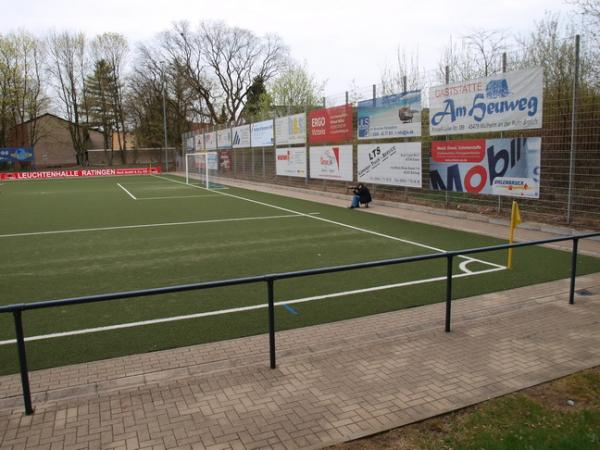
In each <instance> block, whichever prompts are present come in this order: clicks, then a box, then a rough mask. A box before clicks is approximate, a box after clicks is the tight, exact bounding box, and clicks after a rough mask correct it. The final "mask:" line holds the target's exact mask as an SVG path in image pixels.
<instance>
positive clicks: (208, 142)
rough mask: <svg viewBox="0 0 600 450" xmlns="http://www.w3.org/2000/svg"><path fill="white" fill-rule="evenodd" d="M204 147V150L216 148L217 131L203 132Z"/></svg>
mask: <svg viewBox="0 0 600 450" xmlns="http://www.w3.org/2000/svg"><path fill="white" fill-rule="evenodd" d="M204 148H205V149H206V150H216V149H217V132H216V131H211V132H210V133H204Z"/></svg>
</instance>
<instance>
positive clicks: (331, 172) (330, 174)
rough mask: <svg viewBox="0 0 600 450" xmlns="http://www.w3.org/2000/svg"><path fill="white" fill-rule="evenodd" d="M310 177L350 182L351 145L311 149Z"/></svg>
mask: <svg viewBox="0 0 600 450" xmlns="http://www.w3.org/2000/svg"><path fill="white" fill-rule="evenodd" d="M310 177H311V178H318V179H321V180H343V181H352V145H323V146H319V147H311V148H310Z"/></svg>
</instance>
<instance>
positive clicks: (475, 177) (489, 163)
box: [429, 137, 542, 198]
mask: <svg viewBox="0 0 600 450" xmlns="http://www.w3.org/2000/svg"><path fill="white" fill-rule="evenodd" d="M541 146H542V139H541V138H539V137H531V138H513V139H476V140H468V141H437V142H432V143H431V164H430V166H429V171H430V173H429V177H430V180H431V188H432V189H435V190H447V191H452V192H469V193H478V194H491V195H505V196H510V197H527V198H539V196H540V157H541Z"/></svg>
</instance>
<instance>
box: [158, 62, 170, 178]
mask: <svg viewBox="0 0 600 450" xmlns="http://www.w3.org/2000/svg"><path fill="white" fill-rule="evenodd" d="M160 68H161V84H162V107H163V136H164V146H165V171H166V172H168V171H169V155H168V153H167V147H168V144H167V100H166V97H165V84H166V83H165V62H164V61H161V63H160Z"/></svg>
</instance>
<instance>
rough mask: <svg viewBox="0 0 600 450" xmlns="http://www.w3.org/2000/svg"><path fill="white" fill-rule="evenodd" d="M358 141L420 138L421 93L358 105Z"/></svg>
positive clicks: (369, 101) (395, 96) (378, 99)
mask: <svg viewBox="0 0 600 450" xmlns="http://www.w3.org/2000/svg"><path fill="white" fill-rule="evenodd" d="M357 114H358V116H357V118H358V139H382V138H390V137H411V136H421V91H412V92H405V93H403V94H393V95H386V96H384V97H377V98H375V99H370V100H362V101H360V102H358V112H357Z"/></svg>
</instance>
